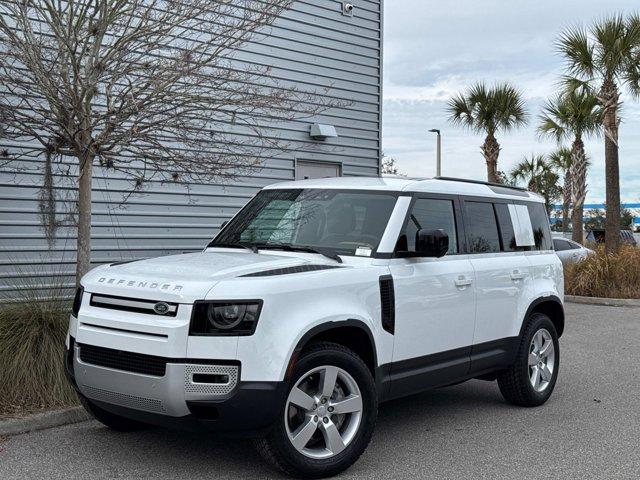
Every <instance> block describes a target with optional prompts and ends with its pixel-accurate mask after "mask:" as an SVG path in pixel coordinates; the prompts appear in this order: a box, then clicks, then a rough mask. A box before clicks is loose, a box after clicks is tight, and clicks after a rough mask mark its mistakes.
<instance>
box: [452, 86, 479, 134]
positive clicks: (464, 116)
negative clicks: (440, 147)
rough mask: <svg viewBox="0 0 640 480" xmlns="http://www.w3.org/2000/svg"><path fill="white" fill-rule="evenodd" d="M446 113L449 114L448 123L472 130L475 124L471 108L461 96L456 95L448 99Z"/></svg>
mask: <svg viewBox="0 0 640 480" xmlns="http://www.w3.org/2000/svg"><path fill="white" fill-rule="evenodd" d="M447 111H448V112H449V121H450V122H451V123H452V124H454V125H460V126H463V127H467V128H470V129H473V127H474V123H475V122H474V117H473V107H472V105H471V104H470V103H469V102H468V100H467V98H466V97H465V96H464V95H463V94H458V95H456V96H455V97H452V98H450V99H449V101H448V102H447Z"/></svg>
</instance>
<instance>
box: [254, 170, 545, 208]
mask: <svg viewBox="0 0 640 480" xmlns="http://www.w3.org/2000/svg"><path fill="white" fill-rule="evenodd" d="M290 188H318V189H345V190H350V189H353V190H380V191H393V192H407V193H448V194H453V195H472V196H478V197H492V198H511V199H513V200H524V199H526V200H530V201H535V202H544V199H543V198H542V197H541V196H540V195H538V194H537V193H534V192H528V191H524V190H516V189H511V188H509V187H508V186H504V187H500V186H497V185H487V184H484V183H473V182H470V181H464V180H455V179H439V178H407V177H395V176H393V177H335V178H320V179H314V180H298V181H295V182H279V183H274V184H272V185H269V186H267V187H265V189H267V190H274V189H290Z"/></svg>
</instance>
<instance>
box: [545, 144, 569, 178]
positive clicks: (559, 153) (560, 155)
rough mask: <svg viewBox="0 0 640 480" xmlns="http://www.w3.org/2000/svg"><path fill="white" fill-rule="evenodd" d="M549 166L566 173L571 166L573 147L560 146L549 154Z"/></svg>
mask: <svg viewBox="0 0 640 480" xmlns="http://www.w3.org/2000/svg"><path fill="white" fill-rule="evenodd" d="M547 158H548V161H549V166H550V167H551V168H553V169H555V170H559V171H561V172H562V173H563V174H565V175H566V172H567V171H569V169H570V168H571V160H572V156H571V149H570V148H567V147H560V148H557V149H556V150H554V151H553V152H551V153H550V154H549V155H547Z"/></svg>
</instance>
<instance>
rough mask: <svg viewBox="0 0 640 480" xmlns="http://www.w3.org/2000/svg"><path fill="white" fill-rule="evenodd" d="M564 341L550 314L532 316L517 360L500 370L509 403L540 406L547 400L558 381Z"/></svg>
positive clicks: (501, 383)
mask: <svg viewBox="0 0 640 480" xmlns="http://www.w3.org/2000/svg"><path fill="white" fill-rule="evenodd" d="M559 368H560V345H559V343H558V334H557V332H556V329H555V326H554V325H553V322H552V321H551V319H550V318H549V317H547V316H546V315H544V314H542V313H534V314H533V315H531V317H529V320H528V323H527V326H526V328H525V331H524V334H523V335H522V339H521V341H520V346H519V349H518V352H517V354H516V360H515V362H514V364H513V365H512V366H511V367H509V368H508V369H506V370H503V371H502V372H500V373H499V374H498V386H499V387H500V392H501V393H502V396H503V397H504V398H505V400H507V401H508V402H509V403H513V404H514V405H519V406H523V407H536V406H538V405H542V404H543V403H545V402H546V401H547V400H548V399H549V397H550V396H551V393H552V392H553V389H554V387H555V385H556V380H557V378H558V370H559Z"/></svg>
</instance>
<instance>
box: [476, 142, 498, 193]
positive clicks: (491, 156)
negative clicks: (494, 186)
mask: <svg viewBox="0 0 640 480" xmlns="http://www.w3.org/2000/svg"><path fill="white" fill-rule="evenodd" d="M480 150H481V151H482V155H483V156H484V159H485V161H486V162H487V180H488V181H489V182H493V183H501V181H500V177H499V176H498V156H499V155H500V144H499V143H498V141H497V140H496V137H494V136H493V133H489V134H488V135H487V138H485V140H484V144H483V145H482V147H481V148H480Z"/></svg>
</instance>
